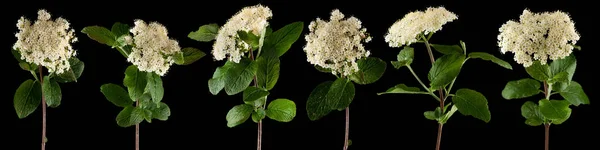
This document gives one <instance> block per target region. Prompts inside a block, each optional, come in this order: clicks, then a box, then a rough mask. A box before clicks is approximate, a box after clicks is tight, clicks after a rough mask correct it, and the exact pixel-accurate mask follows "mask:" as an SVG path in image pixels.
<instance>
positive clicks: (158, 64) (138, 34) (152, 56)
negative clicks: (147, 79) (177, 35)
mask: <svg viewBox="0 0 600 150" xmlns="http://www.w3.org/2000/svg"><path fill="white" fill-rule="evenodd" d="M130 32H131V33H133V43H134V44H135V46H134V47H133V48H132V51H131V53H130V54H129V57H128V58H127V61H129V62H131V63H132V64H134V65H136V66H137V67H138V69H139V70H140V71H145V72H154V73H156V74H158V75H160V76H164V75H165V73H167V70H169V67H170V66H171V65H172V64H173V63H174V62H175V60H174V59H173V57H174V55H175V54H177V53H179V52H180V51H181V48H180V47H179V43H178V42H177V41H176V40H173V39H170V38H169V37H168V36H167V34H168V33H167V28H165V26H163V25H162V24H160V23H157V22H151V23H150V24H146V22H144V21H143V20H139V19H138V20H135V26H134V27H133V28H132V29H131V30H130Z"/></svg>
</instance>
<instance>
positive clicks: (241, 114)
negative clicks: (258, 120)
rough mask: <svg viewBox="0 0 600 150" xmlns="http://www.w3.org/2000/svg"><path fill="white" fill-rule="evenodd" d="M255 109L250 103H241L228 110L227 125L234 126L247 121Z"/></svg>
mask: <svg viewBox="0 0 600 150" xmlns="http://www.w3.org/2000/svg"><path fill="white" fill-rule="evenodd" d="M253 109H254V107H252V106H251V105H248V104H240V105H236V106H234V107H233V108H231V110H229V112H227V117H226V119H227V127H230V128H232V127H235V126H237V125H240V124H242V123H244V122H246V120H248V118H249V117H250V114H251V113H252V110H253Z"/></svg>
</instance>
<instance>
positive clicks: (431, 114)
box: [423, 107, 442, 120]
mask: <svg viewBox="0 0 600 150" xmlns="http://www.w3.org/2000/svg"><path fill="white" fill-rule="evenodd" d="M423 115H425V118H427V119H429V120H439V119H440V118H441V117H442V110H440V107H436V108H435V110H433V111H426V112H424V113H423Z"/></svg>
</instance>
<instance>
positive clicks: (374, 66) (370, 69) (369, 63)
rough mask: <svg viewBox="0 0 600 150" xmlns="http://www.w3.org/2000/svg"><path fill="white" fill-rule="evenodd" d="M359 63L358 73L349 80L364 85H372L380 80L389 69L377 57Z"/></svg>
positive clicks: (361, 60) (364, 59)
mask: <svg viewBox="0 0 600 150" xmlns="http://www.w3.org/2000/svg"><path fill="white" fill-rule="evenodd" d="M357 63H358V71H357V72H355V73H353V74H352V75H350V76H349V77H348V78H350V80H352V81H354V82H355V83H357V84H362V85H365V84H371V83H374V82H375V81H377V80H379V78H381V76H383V73H384V72H385V69H386V67H387V64H386V63H385V61H383V60H381V59H379V58H375V57H367V58H363V59H359V60H358V61H357Z"/></svg>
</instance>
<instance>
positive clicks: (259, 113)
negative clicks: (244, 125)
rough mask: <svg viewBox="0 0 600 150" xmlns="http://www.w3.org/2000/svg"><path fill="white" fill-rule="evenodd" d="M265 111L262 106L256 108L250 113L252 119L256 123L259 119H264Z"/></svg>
mask: <svg viewBox="0 0 600 150" xmlns="http://www.w3.org/2000/svg"><path fill="white" fill-rule="evenodd" d="M265 115H266V112H265V110H264V109H262V108H258V109H257V110H256V111H254V112H253V113H252V121H254V122H255V123H258V122H259V121H261V120H263V119H265Z"/></svg>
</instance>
